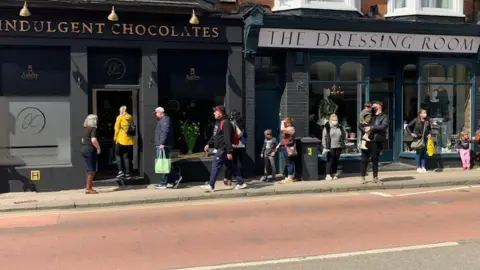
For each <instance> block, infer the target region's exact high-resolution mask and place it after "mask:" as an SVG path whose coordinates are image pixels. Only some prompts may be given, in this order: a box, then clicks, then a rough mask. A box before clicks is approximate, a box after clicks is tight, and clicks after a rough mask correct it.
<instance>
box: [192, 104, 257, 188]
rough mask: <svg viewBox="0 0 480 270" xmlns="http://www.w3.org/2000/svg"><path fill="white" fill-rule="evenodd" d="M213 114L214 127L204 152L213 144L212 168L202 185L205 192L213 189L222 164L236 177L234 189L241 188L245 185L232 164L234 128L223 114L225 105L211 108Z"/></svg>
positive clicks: (236, 168)
mask: <svg viewBox="0 0 480 270" xmlns="http://www.w3.org/2000/svg"><path fill="white" fill-rule="evenodd" d="M213 112H214V113H213V115H214V117H215V120H216V122H215V127H214V128H213V135H212V137H211V138H210V140H209V141H208V143H207V145H205V148H204V150H205V152H207V151H208V149H209V148H210V146H213V148H214V149H213V153H214V154H215V156H214V158H213V161H212V170H211V172H210V180H209V182H208V184H207V185H204V186H202V187H201V188H202V189H205V190H206V191H207V192H213V191H215V183H216V181H217V177H218V174H219V173H220V169H221V168H222V167H223V165H225V166H227V168H228V169H229V170H230V171H231V172H232V176H233V177H235V178H236V180H237V185H236V186H235V188H234V189H243V188H246V187H247V185H246V184H245V181H244V180H243V177H242V176H241V174H240V172H239V170H238V167H237V166H236V165H235V164H233V162H232V159H233V156H232V153H233V143H232V139H233V135H234V128H233V125H232V123H231V122H230V120H229V118H228V117H226V114H225V106H222V105H218V106H216V107H214V108H213Z"/></svg>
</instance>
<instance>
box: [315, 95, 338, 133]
mask: <svg viewBox="0 0 480 270" xmlns="http://www.w3.org/2000/svg"><path fill="white" fill-rule="evenodd" d="M337 109H338V106H337V104H335V102H333V100H332V99H331V98H330V89H329V88H325V89H323V99H322V100H321V101H320V103H319V104H318V122H317V124H319V125H320V126H324V125H325V124H326V123H327V122H328V119H329V117H330V115H331V114H332V113H336V112H337Z"/></svg>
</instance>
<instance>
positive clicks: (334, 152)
mask: <svg viewBox="0 0 480 270" xmlns="http://www.w3.org/2000/svg"><path fill="white" fill-rule="evenodd" d="M342 150H343V149H342V148H333V149H330V151H328V153H327V168H326V171H327V174H329V175H332V174H336V173H337V168H338V160H339V159H340V154H341V153H342Z"/></svg>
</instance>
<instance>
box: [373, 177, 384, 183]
mask: <svg viewBox="0 0 480 270" xmlns="http://www.w3.org/2000/svg"><path fill="white" fill-rule="evenodd" d="M373 183H376V184H379V183H380V184H383V183H382V181H380V180H379V179H378V176H374V177H373Z"/></svg>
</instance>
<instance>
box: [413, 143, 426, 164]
mask: <svg viewBox="0 0 480 270" xmlns="http://www.w3.org/2000/svg"><path fill="white" fill-rule="evenodd" d="M426 155H427V151H426V149H425V148H423V149H417V152H416V153H415V163H416V164H417V168H425V159H426Z"/></svg>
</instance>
